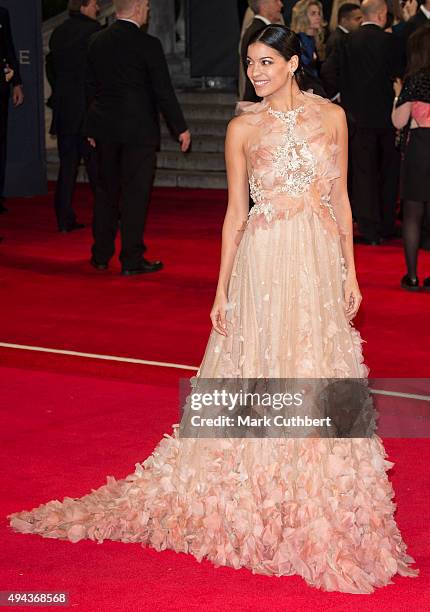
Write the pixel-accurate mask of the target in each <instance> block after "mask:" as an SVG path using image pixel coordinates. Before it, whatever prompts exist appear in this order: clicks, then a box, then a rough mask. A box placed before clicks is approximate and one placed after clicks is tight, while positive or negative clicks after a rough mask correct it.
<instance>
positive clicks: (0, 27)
mask: <svg viewBox="0 0 430 612" xmlns="http://www.w3.org/2000/svg"><path fill="white" fill-rule="evenodd" d="M4 60H6V62H5V61H4ZM5 63H7V64H8V66H9V67H10V68H12V70H13V71H14V75H13V78H12V80H11V81H10V83H6V79H5V73H4V68H5ZM0 72H1V74H0V93H2V94H3V95H5V94H6V95H8V94H9V90H10V84H12V85H13V86H15V85H21V84H22V81H21V75H20V73H19V63H18V60H17V58H16V52H15V47H14V44H13V38H12V30H11V27H10V17H9V11H8V10H7V9H5V8H3V7H0Z"/></svg>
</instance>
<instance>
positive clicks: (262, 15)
mask: <svg viewBox="0 0 430 612" xmlns="http://www.w3.org/2000/svg"><path fill="white" fill-rule="evenodd" d="M248 4H249V9H250V11H252V14H253V15H254V17H253V19H252V21H251V22H250V23H249V17H247V16H246V15H245V19H244V24H245V25H246V23H249V26H248V27H247V28H246V29H245V31H244V33H243V36H242V38H241V43H240V71H239V72H240V74H242V75H243V77H242V78H240V77H239V97H240V99H241V100H248V101H250V102H258V101H259V100H260V98H259V97H258V96H257V94H256V93H255V89H254V87H253V85H252V83H251V81H250V80H249V79H248V77H247V76H246V69H247V66H246V56H247V50H248V43H249V41H250V40H251V38H252V37H253V36H254V34H256V33H257V32H259V31H260V30H262V29H263V28H264V27H265V26H267V25H270V24H271V23H282V21H283V18H282V6H283V5H282V2H281V0H248ZM244 27H245V26H244Z"/></svg>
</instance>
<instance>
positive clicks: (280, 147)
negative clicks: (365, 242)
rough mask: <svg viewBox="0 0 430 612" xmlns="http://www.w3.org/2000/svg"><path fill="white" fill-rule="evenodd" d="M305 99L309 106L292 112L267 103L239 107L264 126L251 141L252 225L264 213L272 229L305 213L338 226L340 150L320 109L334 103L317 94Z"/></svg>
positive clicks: (259, 124)
mask: <svg viewBox="0 0 430 612" xmlns="http://www.w3.org/2000/svg"><path fill="white" fill-rule="evenodd" d="M305 96H306V98H305V103H304V104H303V105H300V106H298V107H297V108H295V109H292V110H290V111H287V112H282V111H276V110H274V109H272V108H271V107H270V105H269V104H268V103H267V102H266V101H264V100H263V102H261V103H257V104H251V103H241V104H240V105H239V112H241V113H247V115H248V117H249V118H250V121H251V122H252V123H253V124H254V125H255V126H257V128H258V127H260V128H261V129H257V131H256V133H255V135H254V137H253V139H252V140H251V141H250V143H249V146H248V153H247V163H248V177H249V187H250V194H251V197H252V200H253V201H254V206H253V207H252V208H251V210H250V212H249V218H248V224H249V223H250V222H251V221H254V220H256V219H257V217H258V216H260V215H262V216H263V217H264V220H265V222H266V225H267V224H270V223H271V222H272V221H274V220H275V219H277V218H290V217H291V216H292V215H293V214H295V213H296V212H299V211H301V210H303V209H308V210H309V209H312V210H314V211H316V212H317V213H318V214H320V215H321V216H323V217H329V218H330V219H331V224H333V222H334V223H336V222H337V220H336V215H335V212H334V209H333V206H332V203H331V198H330V192H331V187H332V182H333V180H334V179H335V178H338V177H339V170H338V168H337V165H336V156H337V154H338V152H339V147H338V146H337V145H336V144H335V143H333V142H332V141H331V140H330V137H329V135H328V134H327V133H326V131H325V130H324V126H323V122H322V120H321V111H320V107H321V105H322V104H325V103H328V101H326V100H323V99H322V98H319V96H313V95H312V94H305ZM312 98H314V99H318V101H317V102H314V100H313V99H312ZM259 223H260V224H261V222H260V221H259ZM328 224H329V225H330V221H328Z"/></svg>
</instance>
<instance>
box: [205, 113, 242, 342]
mask: <svg viewBox="0 0 430 612" xmlns="http://www.w3.org/2000/svg"><path fill="white" fill-rule="evenodd" d="M244 127H245V126H244V123H243V120H241V119H239V118H235V119H232V121H230V123H229V126H228V128H227V135H226V140H225V161H226V167H227V185H228V206H227V212H226V214H225V218H224V224H223V228H222V246H221V264H220V271H219V278H218V286H217V290H216V295H215V301H214V304H213V307H212V310H211V315H210V317H211V321H212V325H213V327H214V329H215V330H216V331H217V332H218V333H219V334H222V335H223V336H227V328H226V320H225V314H226V306H227V293H228V285H229V282H230V276H231V272H232V269H233V262H234V258H235V255H236V251H237V248H238V245H239V242H240V238H241V232H242V231H243V226H244V223H245V222H246V220H247V218H248V211H249V187H248V174H247V168H246V157H245V149H244V131H245V130H244Z"/></svg>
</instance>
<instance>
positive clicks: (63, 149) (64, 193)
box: [46, 0, 101, 233]
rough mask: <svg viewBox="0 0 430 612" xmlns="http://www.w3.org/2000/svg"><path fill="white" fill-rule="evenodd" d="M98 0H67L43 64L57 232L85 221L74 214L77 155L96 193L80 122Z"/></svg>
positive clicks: (96, 26)
mask: <svg viewBox="0 0 430 612" xmlns="http://www.w3.org/2000/svg"><path fill="white" fill-rule="evenodd" d="M98 11H99V6H98V4H97V0H69V18H68V19H67V20H66V21H64V22H63V23H62V24H60V25H59V26H58V27H57V28H55V30H54V31H53V32H52V35H51V38H50V40H49V49H50V52H49V53H48V55H47V57H46V70H47V74H48V79H49V81H50V85H51V88H52V98H51V106H52V112H53V116H52V125H51V134H56V136H57V146H58V155H59V158H60V169H59V172H58V179H57V186H56V190H55V212H56V216H57V225H58V229H59V231H60V232H64V233H66V232H71V231H73V230H76V229H81V228H83V227H84V226H83V225H82V224H81V223H78V222H77V220H76V214H75V211H74V209H73V204H72V200H73V192H74V188H75V182H76V175H77V172H78V167H79V164H80V161H81V159H83V160H84V163H85V167H86V170H87V174H88V179H89V182H90V185H91V188H92V189H93V192H94V193H95V183H96V158H95V152H94V150H93V149H92V147H91V146H90V145H89V143H88V141H87V139H86V137H85V135H84V133H83V125H84V118H85V111H86V97H85V96H86V94H85V63H86V56H87V51H88V43H89V40H90V37H91V36H92V35H93V34H94V33H95V32H98V31H99V30H100V29H101V26H100V24H99V23H98V21H97V14H98Z"/></svg>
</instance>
